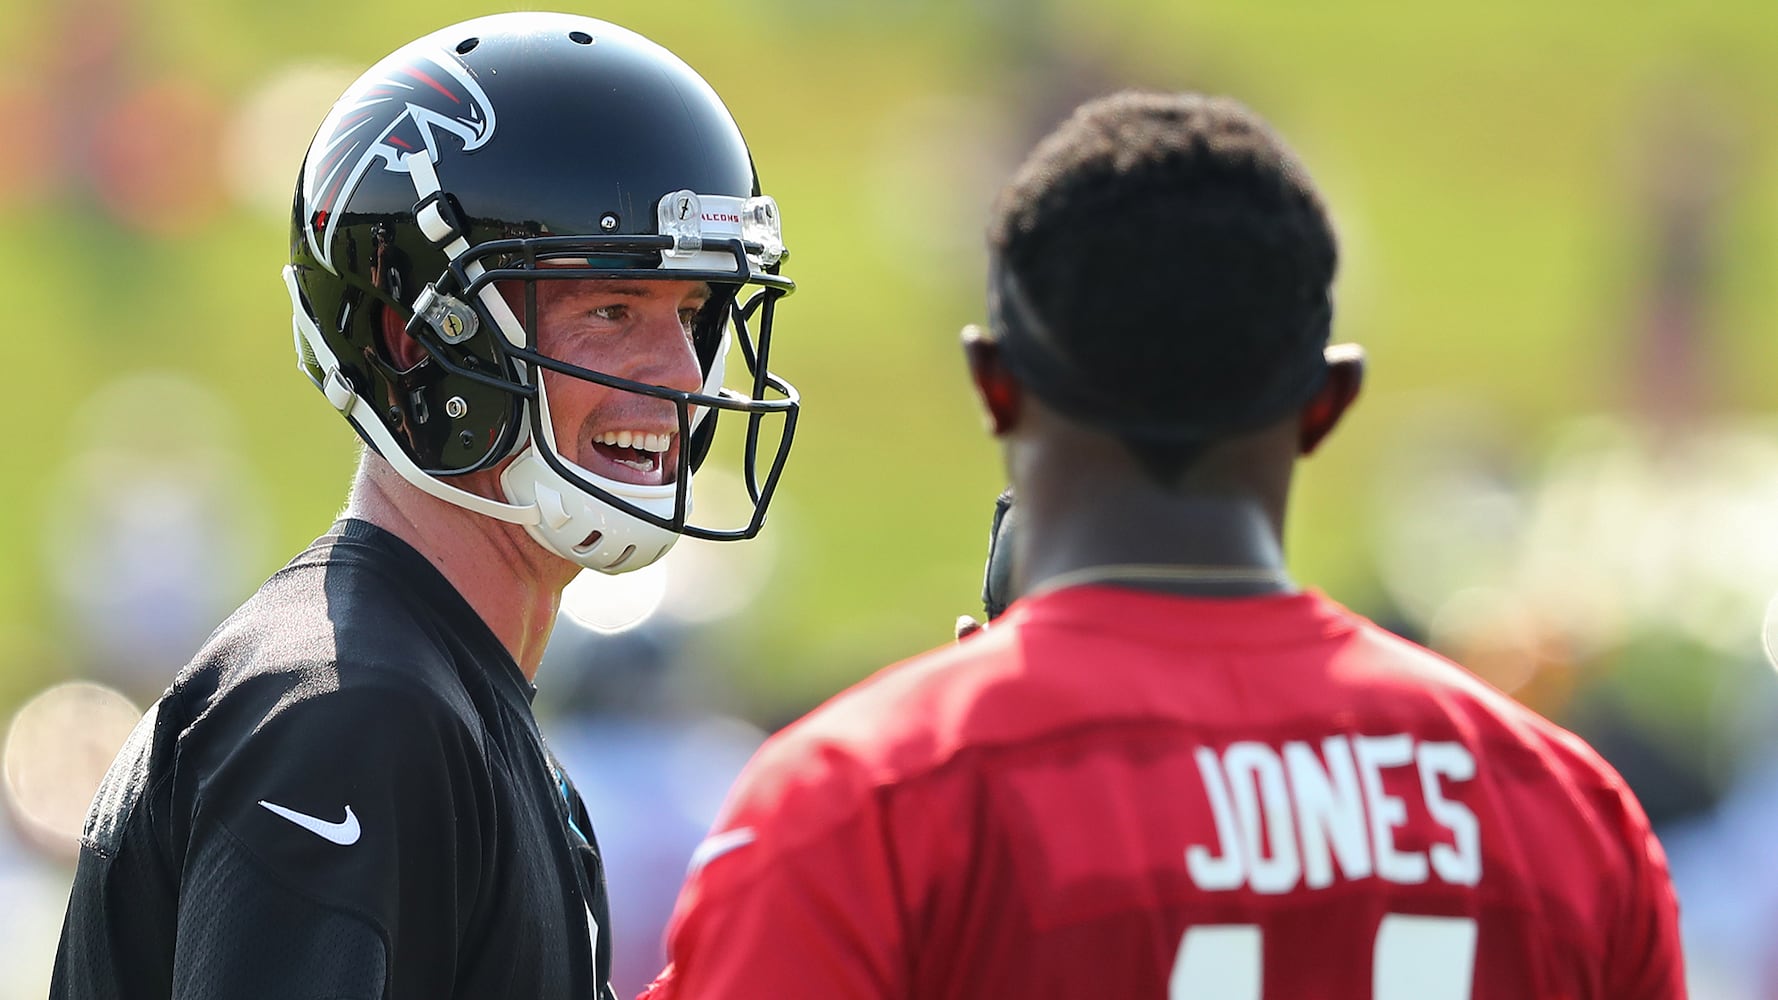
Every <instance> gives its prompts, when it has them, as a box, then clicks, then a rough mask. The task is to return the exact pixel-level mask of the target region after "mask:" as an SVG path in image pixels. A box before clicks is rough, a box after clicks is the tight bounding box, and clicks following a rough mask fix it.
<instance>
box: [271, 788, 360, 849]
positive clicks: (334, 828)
mask: <svg viewBox="0 0 1778 1000" xmlns="http://www.w3.org/2000/svg"><path fill="white" fill-rule="evenodd" d="M259 804H260V805H262V806H265V807H266V808H267V809H269V810H271V811H272V812H273V813H275V814H277V815H279V816H282V817H284V818H285V819H287V820H289V821H290V822H292V823H295V824H296V825H297V826H300V827H302V828H303V829H305V830H307V831H309V832H310V833H312V834H314V835H315V836H317V837H320V838H321V839H322V840H328V841H332V842H333V843H336V844H338V845H340V846H341V847H349V846H351V845H353V844H356V843H358V817H356V816H354V815H352V807H351V806H347V807H346V818H345V819H342V820H340V821H339V822H338V823H329V822H328V821H326V820H324V819H316V818H315V817H313V816H310V815H309V814H308V813H299V812H297V811H296V810H295V809H286V808H284V807H283V806H281V805H278V804H277V803H275V802H267V801H266V800H264V799H260V800H259Z"/></svg>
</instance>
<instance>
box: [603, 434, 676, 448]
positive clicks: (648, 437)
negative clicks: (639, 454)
mask: <svg viewBox="0 0 1778 1000" xmlns="http://www.w3.org/2000/svg"><path fill="white" fill-rule="evenodd" d="M593 440H594V441H595V442H597V443H599V444H608V445H611V446H612V447H614V448H635V449H636V450H638V451H652V452H663V451H666V450H667V448H668V447H669V446H671V445H672V443H673V435H672V434H650V433H648V432H646V431H606V432H605V433H603V434H601V435H599V436H598V437H596V438H594V439H593Z"/></svg>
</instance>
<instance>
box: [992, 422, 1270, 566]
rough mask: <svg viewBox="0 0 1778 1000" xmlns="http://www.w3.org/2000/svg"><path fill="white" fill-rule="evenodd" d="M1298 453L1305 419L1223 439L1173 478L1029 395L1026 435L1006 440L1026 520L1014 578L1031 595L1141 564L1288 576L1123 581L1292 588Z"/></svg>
mask: <svg viewBox="0 0 1778 1000" xmlns="http://www.w3.org/2000/svg"><path fill="white" fill-rule="evenodd" d="M1295 457H1296V450H1295V436H1294V426H1293V424H1292V423H1289V422H1285V423H1280V424H1279V425H1277V426H1275V427H1271V428H1267V429H1265V430H1263V431H1260V432H1256V433H1254V434H1250V435H1246V436H1243V437H1241V438H1239V439H1237V440H1233V441H1229V442H1224V443H1222V444H1219V445H1216V446H1213V447H1212V448H1210V449H1209V450H1208V451H1206V452H1205V453H1204V454H1202V455H1201V456H1199V457H1198V458H1197V460H1196V461H1195V462H1193V464H1192V465H1191V466H1190V467H1189V468H1188V470H1187V471H1186V472H1185V473H1184V474H1183V475H1182V476H1181V477H1180V479H1179V480H1178V481H1177V482H1175V483H1170V484H1163V483H1160V482H1157V481H1156V480H1155V479H1154V478H1152V477H1151V476H1150V475H1149V474H1148V473H1147V472H1146V471H1144V470H1143V468H1142V467H1141V465H1140V464H1139V463H1138V462H1137V460H1136V458H1135V457H1134V455H1132V454H1131V453H1130V452H1129V451H1128V450H1127V449H1126V448H1124V447H1123V446H1122V445H1121V444H1119V443H1118V442H1116V441H1114V440H1110V439H1107V438H1106V437H1104V436H1103V435H1100V434H1097V433H1094V432H1091V431H1088V430H1085V429H1083V428H1081V427H1079V426H1078V425H1074V424H1071V423H1069V422H1067V421H1066V420H1064V419H1062V418H1061V417H1059V416H1058V415H1056V414H1055V413H1053V412H1049V411H1047V410H1044V409H1043V408H1041V407H1040V406H1033V405H1031V404H1030V402H1029V401H1027V404H1026V408H1025V413H1024V420H1023V421H1022V429H1021V431H1020V432H1019V433H1017V434H1014V435H1009V436H1008V439H1007V459H1008V466H1009V472H1010V474H1011V478H1012V480H1013V484H1014V490H1015V492H1016V494H1017V496H1018V505H1019V517H1020V522H1019V528H1020V530H1019V534H1018V538H1017V541H1016V551H1015V554H1014V563H1013V565H1014V566H1015V567H1016V568H1015V586H1017V588H1018V590H1019V592H1021V593H1029V592H1030V591H1032V590H1036V589H1039V588H1041V587H1043V586H1044V585H1045V583H1046V581H1049V580H1052V579H1054V578H1056V577H1058V576H1061V575H1062V574H1071V573H1078V572H1081V571H1090V570H1091V569H1092V568H1094V567H1104V566H1113V565H1139V566H1144V567H1154V566H1180V567H1193V569H1192V570H1191V571H1190V572H1193V573H1199V572H1202V573H1207V574H1212V575H1213V574H1214V573H1215V572H1216V571H1217V570H1218V569H1238V570H1262V571H1272V572H1274V573H1276V574H1277V575H1276V577H1275V578H1272V579H1239V578H1235V579H1220V580H1219V579H1178V580H1139V581H1137V580H1119V581H1113V582H1116V583H1117V584H1118V585H1120V586H1131V587H1138V588H1142V589H1151V590H1159V591H1164V592H1169V593H1180V594H1188V595H1201V596H1229V597H1234V596H1250V595H1255V594H1266V593H1278V592H1289V591H1291V590H1293V589H1294V588H1293V586H1292V584H1291V583H1290V581H1289V578H1288V577H1287V576H1285V575H1284V546H1283V533H1284V512H1285V504H1286V501H1287V498H1288V494H1289V490H1290V478H1291V470H1292V467H1293V465H1294V459H1295ZM1230 575H1231V576H1235V575H1236V574H1230Z"/></svg>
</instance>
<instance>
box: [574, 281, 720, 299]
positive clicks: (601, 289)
mask: <svg viewBox="0 0 1778 1000" xmlns="http://www.w3.org/2000/svg"><path fill="white" fill-rule="evenodd" d="M653 284H657V282H652V281H600V282H599V284H598V286H597V287H593V286H592V285H590V284H588V285H580V284H575V286H574V291H575V292H577V293H579V294H581V295H621V296H625V297H628V298H645V297H647V296H648V295H650V294H651V290H650V288H649V286H650V285H653ZM698 285H699V289H698V292H699V293H700V294H702V295H703V296H704V297H705V298H709V297H710V296H711V295H714V294H715V292H714V291H713V290H712V289H711V288H710V283H709V282H699V283H698Z"/></svg>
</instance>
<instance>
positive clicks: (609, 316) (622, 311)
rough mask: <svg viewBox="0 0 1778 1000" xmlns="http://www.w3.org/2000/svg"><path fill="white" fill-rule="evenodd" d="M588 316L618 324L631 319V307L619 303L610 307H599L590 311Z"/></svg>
mask: <svg viewBox="0 0 1778 1000" xmlns="http://www.w3.org/2000/svg"><path fill="white" fill-rule="evenodd" d="M587 315H588V316H591V317H592V318H594V319H602V320H606V321H608V322H612V323H617V322H621V321H623V320H624V319H627V318H628V317H629V315H630V307H629V306H627V305H625V304H623V303H621V302H618V303H613V304H611V305H608V306H598V307H596V308H593V309H588V310H587Z"/></svg>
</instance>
